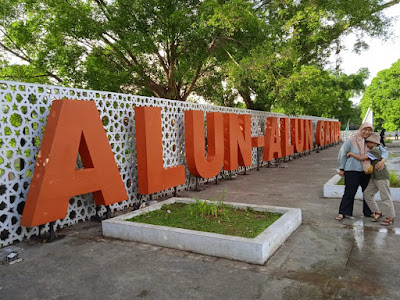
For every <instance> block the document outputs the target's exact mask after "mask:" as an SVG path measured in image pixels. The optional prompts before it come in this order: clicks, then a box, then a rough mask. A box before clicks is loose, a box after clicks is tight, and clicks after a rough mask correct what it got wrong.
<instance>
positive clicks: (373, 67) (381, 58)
mask: <svg viewBox="0 0 400 300" xmlns="http://www.w3.org/2000/svg"><path fill="white" fill-rule="evenodd" d="M386 15H387V16H390V17H397V19H396V20H395V21H394V22H393V32H394V34H395V36H393V37H392V39H391V40H388V41H382V40H379V39H371V38H368V39H366V41H367V43H368V44H369V46H370V48H369V50H368V51H363V52H361V54H356V53H354V52H352V45H353V44H354V41H355V37H354V36H349V37H347V38H346V39H345V44H346V45H347V48H348V50H345V51H342V52H341V57H342V61H343V62H342V65H341V66H342V69H343V71H344V72H345V73H346V74H351V73H356V72H357V71H358V70H359V69H360V68H365V67H366V68H368V69H369V71H370V77H369V78H368V80H367V81H366V83H367V84H370V83H371V80H372V79H373V78H374V77H375V76H376V75H377V73H378V72H379V71H381V70H384V69H388V68H390V67H391V65H392V64H393V63H395V62H396V61H398V60H399V59H400V4H397V5H395V6H393V7H391V8H389V9H387V10H386ZM352 100H353V102H354V103H358V102H359V101H360V98H355V99H352Z"/></svg>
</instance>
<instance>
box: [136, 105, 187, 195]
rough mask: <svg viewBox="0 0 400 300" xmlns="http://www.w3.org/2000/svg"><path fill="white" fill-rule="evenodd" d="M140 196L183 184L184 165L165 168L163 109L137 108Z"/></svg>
mask: <svg viewBox="0 0 400 300" xmlns="http://www.w3.org/2000/svg"><path fill="white" fill-rule="evenodd" d="M135 122H136V145H137V146H136V147H137V149H136V151H137V171H138V188H139V194H147V195H149V194H153V193H156V192H159V191H163V190H166V189H169V188H171V187H174V186H178V185H181V184H184V183H185V181H186V178H185V166H183V165H180V166H174V167H170V168H166V169H164V162H163V149H162V132H161V108H160V107H144V106H142V107H135Z"/></svg>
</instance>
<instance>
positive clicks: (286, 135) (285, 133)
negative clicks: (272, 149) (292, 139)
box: [280, 118, 294, 156]
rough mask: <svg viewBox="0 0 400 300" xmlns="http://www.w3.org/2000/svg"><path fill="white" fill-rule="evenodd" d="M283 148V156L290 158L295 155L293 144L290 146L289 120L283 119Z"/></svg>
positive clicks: (281, 120)
mask: <svg viewBox="0 0 400 300" xmlns="http://www.w3.org/2000/svg"><path fill="white" fill-rule="evenodd" d="M280 122H281V147H282V154H283V156H290V155H292V154H293V153H294V146H293V144H291V145H290V144H289V119H287V118H281V119H280Z"/></svg>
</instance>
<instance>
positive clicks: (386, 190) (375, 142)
mask: <svg viewBox="0 0 400 300" xmlns="http://www.w3.org/2000/svg"><path fill="white" fill-rule="evenodd" d="M379 139H380V138H379V135H378V133H377V132H373V133H372V134H371V135H370V136H369V137H368V138H366V139H365V142H366V144H367V147H368V149H369V152H368V155H364V156H359V155H356V154H354V153H352V152H349V153H347V157H349V156H352V157H354V158H356V159H358V160H366V159H370V160H371V164H372V165H376V164H377V163H378V162H379V161H380V160H381V159H382V153H381V152H380V151H379V149H378V146H379ZM378 191H379V193H380V195H381V199H382V203H383V204H385V205H386V206H387V208H388V211H389V214H388V216H387V218H386V220H384V221H382V223H381V224H382V225H384V226H388V225H391V224H393V222H394V217H395V216H396V213H395V210H394V206H393V200H392V195H391V193H390V174H389V171H388V169H387V167H386V166H385V167H384V168H383V170H381V171H377V170H374V172H373V173H372V176H371V179H370V180H369V183H368V186H367V188H366V189H365V191H364V197H365V201H366V202H367V204H368V207H369V208H372V210H373V211H374V213H373V215H372V222H377V221H378V220H379V219H380V218H382V216H383V213H382V211H381V210H380V209H379V207H378V205H377V203H376V200H375V194H376V193H377V192H378Z"/></svg>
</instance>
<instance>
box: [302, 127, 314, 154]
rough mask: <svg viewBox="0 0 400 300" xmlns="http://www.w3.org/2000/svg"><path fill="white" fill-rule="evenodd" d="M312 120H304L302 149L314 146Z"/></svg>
mask: <svg viewBox="0 0 400 300" xmlns="http://www.w3.org/2000/svg"><path fill="white" fill-rule="evenodd" d="M313 143H314V140H313V128H312V120H304V151H306V150H311V149H312V148H314V144H313Z"/></svg>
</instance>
